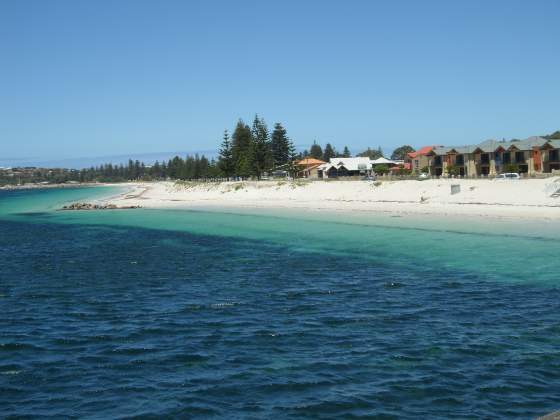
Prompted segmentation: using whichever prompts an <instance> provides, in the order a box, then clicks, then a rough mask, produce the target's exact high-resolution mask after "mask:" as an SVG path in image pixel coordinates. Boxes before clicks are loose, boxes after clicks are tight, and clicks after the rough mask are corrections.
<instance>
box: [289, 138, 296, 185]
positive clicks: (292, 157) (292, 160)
mask: <svg viewBox="0 0 560 420" xmlns="http://www.w3.org/2000/svg"><path fill="white" fill-rule="evenodd" d="M298 158H299V156H298V153H297V152H296V147H295V146H294V143H293V142H292V141H291V140H288V162H287V163H288V173H289V174H290V176H291V177H292V178H295V177H296V175H297V171H298V167H297V165H296V162H297V161H298V160H299V159H298Z"/></svg>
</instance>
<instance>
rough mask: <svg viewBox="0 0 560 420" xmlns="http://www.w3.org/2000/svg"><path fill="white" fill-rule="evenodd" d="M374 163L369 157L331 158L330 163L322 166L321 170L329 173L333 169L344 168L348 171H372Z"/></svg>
mask: <svg viewBox="0 0 560 420" xmlns="http://www.w3.org/2000/svg"><path fill="white" fill-rule="evenodd" d="M372 163H373V161H372V160H371V159H370V158H368V157H354V158H331V159H330V160H329V163H326V164H324V165H321V166H320V167H319V169H321V170H324V171H325V170H326V171H328V170H329V169H330V168H332V167H334V168H336V169H338V168H340V167H344V168H346V170H348V171H360V170H363V169H371V165H372Z"/></svg>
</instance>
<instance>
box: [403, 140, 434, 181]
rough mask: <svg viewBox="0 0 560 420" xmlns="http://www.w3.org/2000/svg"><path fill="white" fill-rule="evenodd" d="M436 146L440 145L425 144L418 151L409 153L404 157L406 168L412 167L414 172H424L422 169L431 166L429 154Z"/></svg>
mask: <svg viewBox="0 0 560 420" xmlns="http://www.w3.org/2000/svg"><path fill="white" fill-rule="evenodd" d="M434 147H438V146H424V147H422V148H420V149H419V150H417V151H416V152H411V153H407V154H406V156H405V158H404V167H405V169H410V170H411V171H412V173H414V174H419V173H420V172H422V169H424V168H427V167H428V166H429V163H430V158H429V157H428V156H427V155H428V153H430V152H431V151H432V150H433V148H434Z"/></svg>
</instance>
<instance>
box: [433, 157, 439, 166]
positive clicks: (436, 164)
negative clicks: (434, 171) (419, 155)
mask: <svg viewBox="0 0 560 420" xmlns="http://www.w3.org/2000/svg"><path fill="white" fill-rule="evenodd" d="M434 165H435V166H441V156H436V157H435V158H434Z"/></svg>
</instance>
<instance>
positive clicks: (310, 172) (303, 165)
mask: <svg viewBox="0 0 560 420" xmlns="http://www.w3.org/2000/svg"><path fill="white" fill-rule="evenodd" d="M325 163H326V162H325V161H323V160H319V159H314V158H305V159H302V160H299V161H297V162H296V166H297V167H298V174H297V176H298V177H300V178H311V179H313V178H319V170H318V168H319V167H320V166H321V165H324V164H325Z"/></svg>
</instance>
